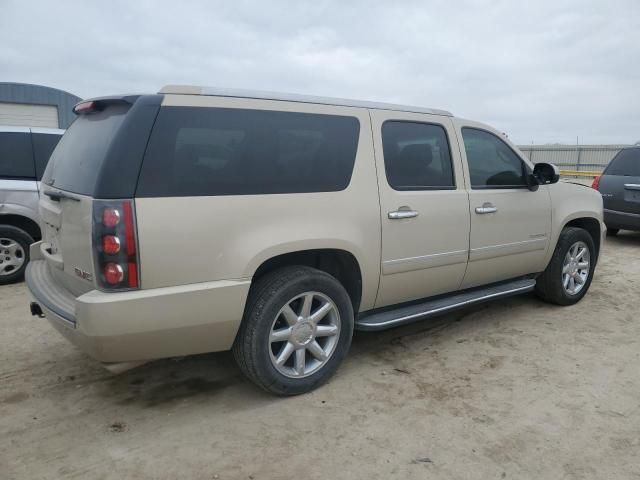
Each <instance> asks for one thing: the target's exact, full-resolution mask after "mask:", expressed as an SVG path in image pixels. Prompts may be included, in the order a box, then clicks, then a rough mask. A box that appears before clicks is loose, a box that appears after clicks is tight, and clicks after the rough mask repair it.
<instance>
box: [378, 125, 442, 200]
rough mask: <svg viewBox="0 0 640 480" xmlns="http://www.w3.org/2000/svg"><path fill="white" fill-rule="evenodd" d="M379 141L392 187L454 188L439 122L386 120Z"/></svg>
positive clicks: (397, 188)
mask: <svg viewBox="0 0 640 480" xmlns="http://www.w3.org/2000/svg"><path fill="white" fill-rule="evenodd" d="M382 145H383V149H384V167H385V170H386V173H387V181H388V182H389V185H391V187H393V188H394V189H395V190H430V189H447V188H454V186H455V183H454V180H453V169H452V166H451V152H450V151H449V142H448V141H447V134H446V132H445V130H444V128H443V127H442V126H440V125H432V124H426V123H416V122H400V121H390V122H385V123H384V124H383V125H382Z"/></svg>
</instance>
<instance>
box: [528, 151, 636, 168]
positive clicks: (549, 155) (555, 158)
mask: <svg viewBox="0 0 640 480" xmlns="http://www.w3.org/2000/svg"><path fill="white" fill-rule="evenodd" d="M626 146H627V145H522V146H519V147H518V148H520V150H521V151H522V153H524V154H525V155H526V156H527V157H528V158H529V160H531V161H532V162H533V163H537V162H547V163H553V164H554V165H556V166H557V167H558V168H560V169H561V170H576V171H597V172H602V170H604V168H605V167H606V166H607V165H608V164H609V162H610V161H611V159H612V158H613V157H614V156H615V154H616V153H618V152H619V151H620V149H621V148H623V147H626Z"/></svg>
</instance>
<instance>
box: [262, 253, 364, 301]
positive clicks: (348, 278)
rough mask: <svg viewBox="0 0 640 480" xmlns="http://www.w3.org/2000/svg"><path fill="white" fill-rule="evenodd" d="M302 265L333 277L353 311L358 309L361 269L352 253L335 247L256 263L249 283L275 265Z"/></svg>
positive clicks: (276, 257) (287, 254) (278, 266)
mask: <svg viewBox="0 0 640 480" xmlns="http://www.w3.org/2000/svg"><path fill="white" fill-rule="evenodd" d="M293 265H304V266H307V267H312V268H316V269H318V270H321V271H323V272H326V273H328V274H329V275H332V276H333V277H335V278H336V279H337V280H338V281H339V282H340V283H341V284H342V286H343V287H344V288H345V290H346V291H347V293H348V294H349V297H350V298H351V303H352V305H353V311H354V312H355V313H357V312H358V310H359V308H360V305H361V303H362V290H363V287H362V281H363V280H362V269H361V267H360V264H359V262H358V260H357V258H356V256H355V255H354V254H353V253H352V252H349V251H347V250H343V249H339V248H314V249H307V250H297V251H292V252H286V253H281V254H279V255H275V256H272V257H270V258H267V259H265V260H263V261H262V263H260V265H259V266H258V267H257V268H256V269H255V271H254V272H253V275H252V282H255V281H256V280H257V279H258V278H260V277H262V276H264V275H266V274H267V273H269V272H272V271H274V270H276V269H278V268H282V267H288V266H293Z"/></svg>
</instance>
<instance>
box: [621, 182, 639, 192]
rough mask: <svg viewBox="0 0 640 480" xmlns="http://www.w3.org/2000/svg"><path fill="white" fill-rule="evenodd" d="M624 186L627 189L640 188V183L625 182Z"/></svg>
mask: <svg viewBox="0 0 640 480" xmlns="http://www.w3.org/2000/svg"><path fill="white" fill-rule="evenodd" d="M624 188H626V189H627V190H640V185H638V184H637V183H625V184H624Z"/></svg>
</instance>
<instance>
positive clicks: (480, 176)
mask: <svg viewBox="0 0 640 480" xmlns="http://www.w3.org/2000/svg"><path fill="white" fill-rule="evenodd" d="M462 138H463V140H464V149H465V151H466V152H467V162H468V165H469V176H470V177H471V187H472V188H509V187H512V188H518V187H523V186H526V180H525V179H526V177H525V175H526V166H525V164H524V162H523V161H522V160H521V159H520V157H518V155H516V153H515V152H514V151H513V150H511V148H510V147H509V146H508V145H507V144H506V143H505V142H503V141H502V140H501V139H500V138H498V137H497V136H495V135H493V134H492V133H489V132H485V131H484V130H477V129H475V128H463V129H462Z"/></svg>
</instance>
